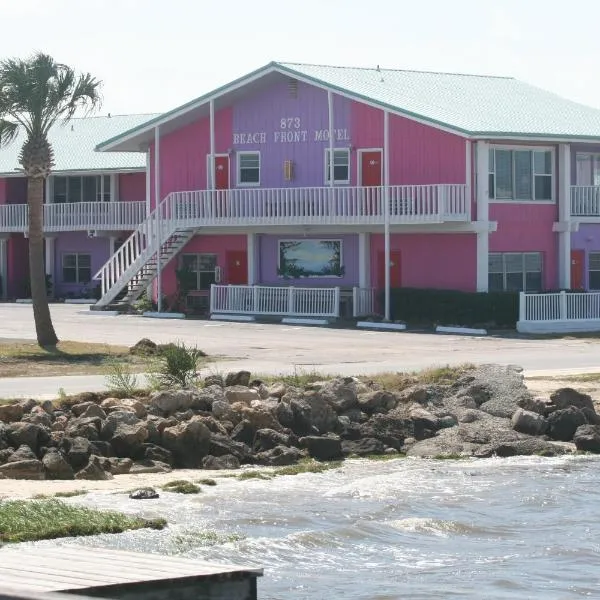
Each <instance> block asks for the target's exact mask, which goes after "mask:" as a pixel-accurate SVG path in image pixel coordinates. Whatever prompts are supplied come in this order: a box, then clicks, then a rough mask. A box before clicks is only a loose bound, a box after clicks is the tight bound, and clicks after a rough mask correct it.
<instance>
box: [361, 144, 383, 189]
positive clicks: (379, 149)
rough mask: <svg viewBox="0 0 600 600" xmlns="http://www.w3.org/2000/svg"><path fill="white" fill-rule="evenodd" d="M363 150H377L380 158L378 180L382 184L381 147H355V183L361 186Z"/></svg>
mask: <svg viewBox="0 0 600 600" xmlns="http://www.w3.org/2000/svg"><path fill="white" fill-rule="evenodd" d="M365 152H379V156H380V159H381V177H380V181H381V184H383V148H357V149H356V185H357V186H358V187H360V186H362V155H363V154H364V153H365Z"/></svg>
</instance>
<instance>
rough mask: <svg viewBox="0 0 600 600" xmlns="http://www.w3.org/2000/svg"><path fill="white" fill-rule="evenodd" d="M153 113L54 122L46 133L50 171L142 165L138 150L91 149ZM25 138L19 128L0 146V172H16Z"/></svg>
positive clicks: (139, 167)
mask: <svg viewBox="0 0 600 600" xmlns="http://www.w3.org/2000/svg"><path fill="white" fill-rule="evenodd" d="M155 116H157V115H154V114H145V115H114V116H105V117H83V118H76V119H71V120H70V121H69V122H68V123H66V124H63V123H62V122H61V123H57V124H55V125H54V126H53V127H52V129H51V130H50V132H49V134H48V138H49V140H50V143H51V144H52V148H53V149H54V162H55V166H54V168H53V172H54V173H59V172H73V171H129V170H142V169H145V168H146V157H145V156H144V155H143V154H140V153H139V152H121V153H119V154H105V153H100V152H96V151H95V147H96V145H97V144H98V143H99V142H101V141H102V140H104V139H106V138H107V137H110V136H114V135H117V134H119V133H121V132H123V131H127V130H128V129H131V128H132V127H136V126H139V125H140V124H142V123H145V122H147V121H148V119H151V118H153V117H155ZM24 140H25V136H24V133H23V131H22V130H21V131H20V132H19V135H18V137H17V138H16V139H15V140H14V141H13V142H11V143H10V144H8V145H7V146H2V147H0V175H13V176H14V175H18V172H17V170H18V169H19V168H20V165H19V160H18V157H19V152H20V151H21V146H22V145H23V142H24Z"/></svg>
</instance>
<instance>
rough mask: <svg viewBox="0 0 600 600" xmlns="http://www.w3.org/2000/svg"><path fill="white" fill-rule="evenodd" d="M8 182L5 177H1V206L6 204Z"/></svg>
mask: <svg viewBox="0 0 600 600" xmlns="http://www.w3.org/2000/svg"><path fill="white" fill-rule="evenodd" d="M6 188H7V180H6V178H4V177H0V204H6V203H7V199H6V193H7V190H6Z"/></svg>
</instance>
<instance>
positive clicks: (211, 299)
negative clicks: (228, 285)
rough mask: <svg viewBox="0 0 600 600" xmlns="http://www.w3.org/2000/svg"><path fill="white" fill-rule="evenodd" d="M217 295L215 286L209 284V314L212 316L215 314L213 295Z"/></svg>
mask: <svg viewBox="0 0 600 600" xmlns="http://www.w3.org/2000/svg"><path fill="white" fill-rule="evenodd" d="M216 293H217V290H216V288H215V284H214V283H211V284H210V309H209V310H210V314H211V315H212V314H213V313H214V312H215V304H216V302H215V294H216Z"/></svg>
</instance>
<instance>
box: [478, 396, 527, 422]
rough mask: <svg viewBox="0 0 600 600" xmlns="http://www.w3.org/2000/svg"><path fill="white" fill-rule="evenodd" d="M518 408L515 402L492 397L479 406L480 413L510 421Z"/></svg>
mask: <svg viewBox="0 0 600 600" xmlns="http://www.w3.org/2000/svg"><path fill="white" fill-rule="evenodd" d="M518 408H519V405H518V404H517V400H516V399H515V398H512V397H506V396H494V397H493V398H491V399H490V400H488V401H487V402H484V403H483V404H481V405H480V406H479V410H481V411H482V412H484V413H487V414H488V415H492V416H493V417H503V418H505V419H510V418H511V417H512V416H513V415H514V414H515V411H516V410H517V409H518Z"/></svg>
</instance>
